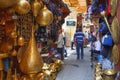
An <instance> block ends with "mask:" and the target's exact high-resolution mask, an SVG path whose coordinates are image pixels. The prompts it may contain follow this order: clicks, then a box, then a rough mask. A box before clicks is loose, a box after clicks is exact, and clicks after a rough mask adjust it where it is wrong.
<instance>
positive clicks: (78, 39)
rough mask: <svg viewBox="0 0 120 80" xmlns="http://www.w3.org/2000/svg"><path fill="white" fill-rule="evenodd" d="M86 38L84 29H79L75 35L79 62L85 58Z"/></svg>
mask: <svg viewBox="0 0 120 80" xmlns="http://www.w3.org/2000/svg"><path fill="white" fill-rule="evenodd" d="M84 37H85V35H84V34H83V32H82V29H81V28H79V29H77V30H76V33H75V35H74V42H75V44H76V53H77V60H79V58H80V57H81V59H83V58H84V50H83V44H84ZM80 51H81V52H80Z"/></svg>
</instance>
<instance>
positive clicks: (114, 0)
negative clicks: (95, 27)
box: [110, 0, 117, 16]
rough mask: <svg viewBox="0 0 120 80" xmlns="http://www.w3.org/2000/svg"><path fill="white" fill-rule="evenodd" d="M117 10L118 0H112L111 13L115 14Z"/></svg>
mask: <svg viewBox="0 0 120 80" xmlns="http://www.w3.org/2000/svg"><path fill="white" fill-rule="evenodd" d="M116 11H117V0H111V1H110V13H111V15H112V16H115V14H116Z"/></svg>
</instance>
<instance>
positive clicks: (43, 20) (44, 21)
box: [36, 5, 53, 26]
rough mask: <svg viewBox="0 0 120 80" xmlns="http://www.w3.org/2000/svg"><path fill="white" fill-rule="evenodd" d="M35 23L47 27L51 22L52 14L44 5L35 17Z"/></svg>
mask: <svg viewBox="0 0 120 80" xmlns="http://www.w3.org/2000/svg"><path fill="white" fill-rule="evenodd" d="M36 21H37V23H39V24H40V25H42V26H48V25H50V24H51V23H52V21H53V14H52V12H51V11H50V10H48V9H47V7H46V5H44V7H43V8H42V9H41V10H40V12H39V14H38V16H37V17H36Z"/></svg>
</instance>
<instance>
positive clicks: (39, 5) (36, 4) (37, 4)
mask: <svg viewBox="0 0 120 80" xmlns="http://www.w3.org/2000/svg"><path fill="white" fill-rule="evenodd" d="M42 7H43V3H42V1H40V2H38V1H37V0H35V1H34V2H33V3H32V12H33V15H34V16H35V17H36V16H37V15H38V12H39V11H40V9H41V8H42Z"/></svg>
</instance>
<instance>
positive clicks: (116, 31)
mask: <svg viewBox="0 0 120 80" xmlns="http://www.w3.org/2000/svg"><path fill="white" fill-rule="evenodd" d="M111 29H112V37H113V40H114V43H116V44H117V43H118V42H119V39H120V27H119V22H118V19H117V17H114V19H113V22H112V28H111Z"/></svg>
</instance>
